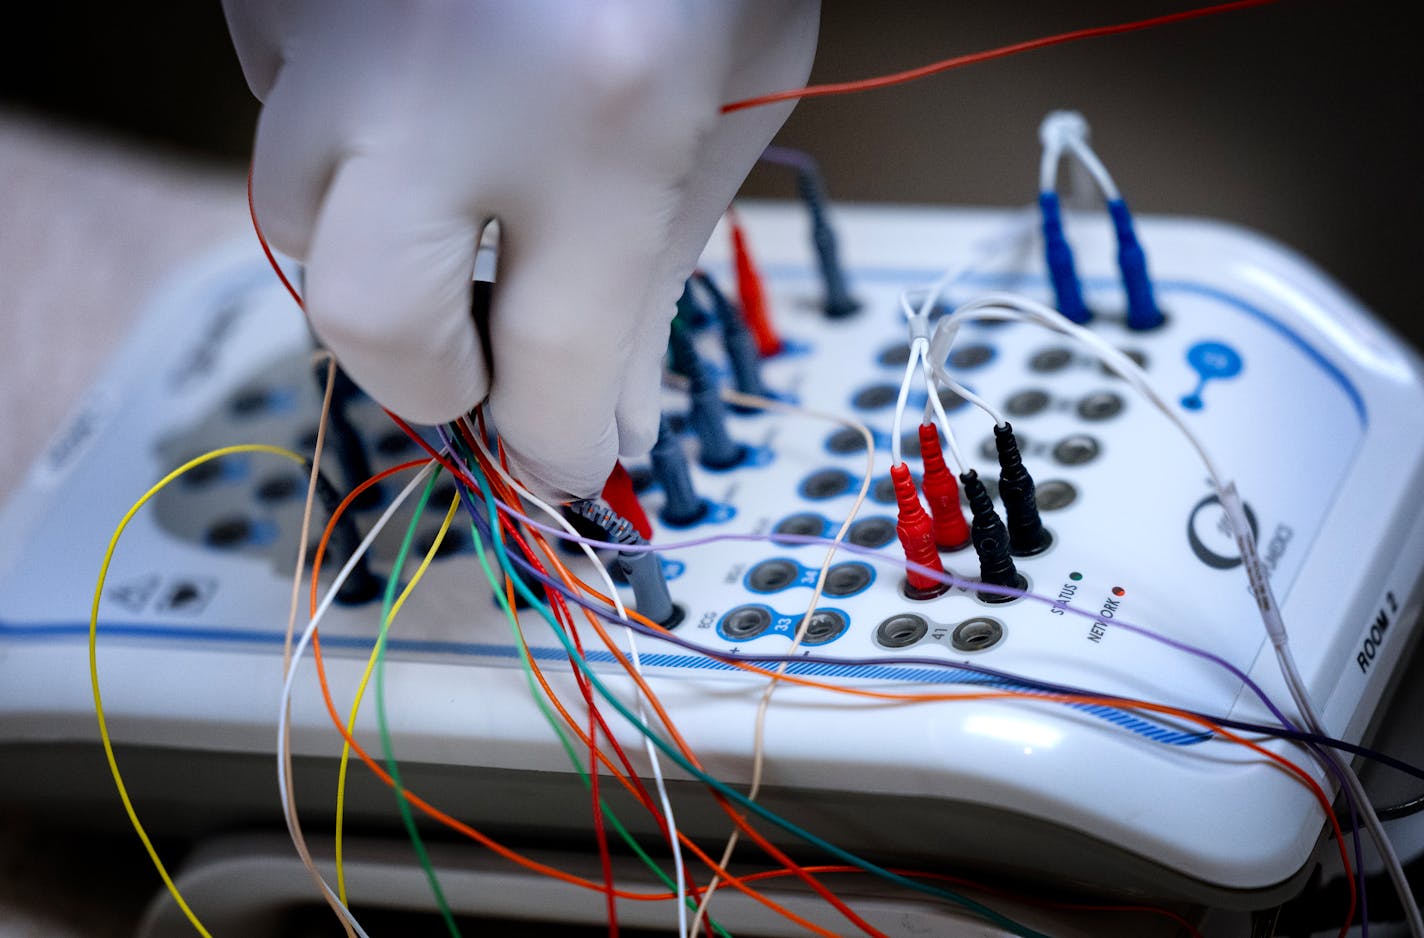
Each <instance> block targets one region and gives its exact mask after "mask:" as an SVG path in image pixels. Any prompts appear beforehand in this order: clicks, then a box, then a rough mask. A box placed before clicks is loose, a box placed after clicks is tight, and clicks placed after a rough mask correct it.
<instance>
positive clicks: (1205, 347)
mask: <svg viewBox="0 0 1424 938" xmlns="http://www.w3.org/2000/svg"><path fill="white" fill-rule="evenodd" d="M1187 364H1188V365H1191V366H1192V368H1194V369H1195V370H1196V372H1197V374H1199V375H1200V376H1201V380H1199V381H1198V382H1197V386H1196V387H1195V388H1193V389H1192V392H1191V393H1190V394H1184V395H1182V406H1183V407H1185V408H1186V409H1187V410H1201V409H1202V406H1203V404H1202V389H1203V388H1205V387H1206V383H1207V382H1208V381H1210V380H1212V379H1213V378H1223V379H1224V378H1234V377H1236V376H1237V375H1239V374H1241V364H1242V363H1241V354H1240V353H1239V352H1237V351H1236V349H1234V348H1232V347H1231V346H1229V345H1225V344H1223V343H1221V342H1198V343H1197V344H1196V345H1193V346H1192V347H1191V348H1189V349H1187Z"/></svg>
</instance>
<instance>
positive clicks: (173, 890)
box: [89, 443, 306, 938]
mask: <svg viewBox="0 0 1424 938" xmlns="http://www.w3.org/2000/svg"><path fill="white" fill-rule="evenodd" d="M234 453H272V454H273V455H276V456H285V457H286V458H287V459H291V460H294V461H295V462H296V463H297V464H298V465H306V460H305V459H304V458H303V457H302V456H301V455H300V454H298V453H294V452H292V451H291V450H289V449H282V448H281V447H280V446H267V445H266V444H263V443H244V444H241V445H239V446H224V447H222V448H221V449H215V450H213V451H212V452H209V453H204V454H203V455H201V456H198V457H196V458H195V459H190V460H188V461H187V462H185V463H184V464H183V465H181V466H179V467H178V468H177V469H174V470H173V471H172V472H170V473H168V475H166V476H164V477H163V478H162V479H160V480H159V481H158V484H157V485H155V486H154V487H153V488H151V489H149V490H148V491H147V492H144V493H143V497H142V498H140V499H139V500H138V501H136V502H134V504H133V507H132V508H130V509H129V510H128V512H127V513H126V514H125V515H124V517H123V519H122V520H121V521H119V526H118V527H117V528H115V529H114V535H113V537H111V538H109V546H108V549H107V550H105V551H104V562H103V563H102V564H100V566H99V582H98V583H96V584H95V585H94V604H93V606H91V607H90V609H89V682H90V684H91V685H93V688H94V715H95V716H96V717H98V719H99V738H100V740H102V741H103V743H104V757H105V758H106V759H108V761H109V771H110V772H111V773H112V774H113V776H114V785H115V787H117V788H118V790H119V798H120V799H122V800H123V803H124V812H125V813H127V814H128V816H129V821H130V823H132V824H133V828H134V830H135V831H136V832H137V833H138V839H139V840H141V841H143V848H144V849H145V850H147V851H148V858H149V859H150V860H152V861H153V865H154V867H155V868H156V869H157V870H158V875H159V876H161V877H163V885H165V886H167V887H168V894H169V895H171V896H172V897H173V901H174V902H177V903H178V908H180V909H182V910H183V914H184V915H186V916H187V917H188V921H189V922H191V923H192V924H193V927H194V928H196V929H197V930H198V934H200V935H203V936H204V938H212V934H211V933H210V932H209V931H208V930H207V929H206V928H204V927H203V923H202V922H200V921H198V917H197V916H196V915H194V914H193V910H192V909H190V908H188V903H187V902H186V901H185V900H184V899H183V895H182V893H180V892H179V891H178V887H177V886H176V885H175V884H174V882H173V878H172V877H171V876H169V875H168V870H167V868H166V867H164V865H163V861H162V860H160V859H158V851H157V850H155V849H154V847H153V842H152V841H151V840H149V839H148V832H147V831H145V830H144V829H143V824H141V823H140V822H139V819H138V813H137V812H136V811H135V810H134V806H133V802H132V801H131V800H129V792H128V789H127V788H125V787H124V779H123V776H122V775H121V774H120V773H119V763H118V760H117V759H115V758H114V744H113V742H112V741H111V740H110V739H109V724H108V722H107V721H106V720H105V719H104V699H103V697H102V696H101V695H100V694H99V657H98V643H99V601H100V600H101V599H102V598H103V596H104V578H105V577H107V576H108V575H109V564H110V563H111V562H112V561H113V559H114V548H116V547H118V546H119V538H121V537H123V534H124V529H125V528H127V527H128V526H129V522H130V521H132V520H133V516H134V515H136V514H138V510H139V509H140V508H142V507H143V506H144V505H146V504H148V502H149V500H150V499H151V498H153V496H155V495H157V494H158V493H159V492H161V491H163V490H164V489H165V488H167V487H168V486H169V485H170V484H171V483H172V482H173V480H174V479H177V478H178V477H179V476H181V475H182V474H183V473H185V472H187V471H188V470H189V469H192V468H193V467H194V466H201V465H202V464H203V463H205V462H208V461H210V460H213V459H219V458H221V457H223V456H230V455H232V454H234Z"/></svg>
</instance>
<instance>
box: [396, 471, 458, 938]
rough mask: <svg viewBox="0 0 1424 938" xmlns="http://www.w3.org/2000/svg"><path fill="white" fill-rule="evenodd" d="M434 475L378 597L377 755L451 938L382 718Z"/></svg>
mask: <svg viewBox="0 0 1424 938" xmlns="http://www.w3.org/2000/svg"><path fill="white" fill-rule="evenodd" d="M438 478H440V470H439V469H438V468H437V469H436V470H435V471H434V472H432V473H431V474H430V479H429V480H428V481H427V482H426V483H425V490H424V491H423V492H421V493H420V501H418V502H417V503H416V505H415V512H414V513H413V514H412V515H411V517H410V526H409V527H407V528H406V531H405V538H404V539H403V540H402V541H401V546H400V550H399V551H398V552H397V553H396V559H395V563H394V564H393V565H392V567H391V575H390V578H389V579H388V580H387V582H386V594H385V596H384V598H382V600H381V631H380V634H378V635H377V636H376V722H377V725H378V726H379V727H380V729H381V755H382V758H383V759H384V760H385V763H386V771H387V772H389V773H390V775H391V782H392V785H393V787H394V789H395V794H396V804H397V805H398V806H399V807H400V816H401V823H402V824H403V825H405V832H406V835H407V836H409V837H410V845H411V847H412V848H413V849H414V850H415V856H416V859H417V860H419V861H420V868H421V869H422V870H424V871H425V879H426V881H427V882H428V883H429V884H430V892H431V893H432V894H433V895H434V896H435V904H436V905H437V906H438V907H439V908H440V917H441V918H443V919H444V920H445V927H446V928H447V929H449V931H450V934H451V935H452V936H453V938H460V928H459V926H458V925H456V924H455V913H454V912H452V911H451V909H450V904H449V903H448V902H446V901H445V890H443V889H441V888H440V878H439V877H438V876H436V875H435V867H434V866H432V865H431V863H430V854H429V853H428V852H427V851H426V849H425V841H424V840H422V839H421V837H420V830H419V829H418V828H417V827H416V825H415V818H414V817H412V816H411V811H410V805H409V804H408V803H407V802H406V800H405V786H404V785H403V784H402V783H401V777H400V766H399V765H397V763H396V756H395V749H394V747H393V746H392V745H391V730H390V725H389V723H388V722H387V720H386V668H385V662H386V635H387V633H388V632H389V631H390V628H391V610H392V608H393V607H394V606H395V601H396V593H397V592H398V589H399V586H400V572H401V570H402V569H403V568H404V567H405V561H406V557H407V556H409V554H410V547H411V544H413V543H414V542H415V532H416V531H417V530H419V528H420V516H421V515H423V514H425V506H426V504H427V503H428V502H429V501H430V493H431V492H433V491H434V490H435V480H436V479H438Z"/></svg>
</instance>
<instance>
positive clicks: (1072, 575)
mask: <svg viewBox="0 0 1424 938" xmlns="http://www.w3.org/2000/svg"><path fill="white" fill-rule="evenodd" d="M1082 578H1083V574H1081V573H1079V572H1078V571H1076V570H1075V571H1073V572H1072V573H1070V574H1068V579H1070V580H1081V579H1082Z"/></svg>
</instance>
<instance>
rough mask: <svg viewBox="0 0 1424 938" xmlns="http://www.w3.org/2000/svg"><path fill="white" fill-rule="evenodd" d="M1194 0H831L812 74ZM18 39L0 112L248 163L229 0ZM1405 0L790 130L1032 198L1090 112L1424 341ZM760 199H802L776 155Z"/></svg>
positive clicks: (1170, 31) (174, 3) (879, 168)
mask: <svg viewBox="0 0 1424 938" xmlns="http://www.w3.org/2000/svg"><path fill="white" fill-rule="evenodd" d="M1191 5H1192V4H1190V3H1189V2H1180V0H1179V2H1174V3H1164V2H1158V0H1130V2H1129V0H1113V2H1104V0H1095V2H1091V3H1075V4H1066V3H1055V2H1049V0H1005V2H995V3H984V2H980V3H946V2H942V0H894V2H887V3H874V4H871V3H861V2H850V0H824V8H823V15H822V30H821V43H820V52H819V55H818V57H817V64H816V69H815V72H814V74H813V76H812V77H813V80H814V81H828V80H843V79H850V78H860V77H865V76H870V75H876V74H881V73H884V72H890V71H896V70H899V69H903V68H908V67H911V66H916V65H921V64H924V63H927V62H930V61H933V60H936V59H940V58H945V57H948V56H950V55H955V54H959V53H964V52H971V51H976V50H980V49H986V48H990V47H993V46H998V45H1002V44H1005V43H1009V42H1015V41H1018V40H1022V39H1027V38H1031V37H1035V36H1040V35H1046V34H1049V33H1054V32H1059V31H1063V30H1069V29H1076V28H1080V27H1084V26H1094V25H1101V24H1107V23H1112V22H1117V21H1122V20H1129V19H1139V18H1144V17H1148V16H1152V15H1156V14H1160V13H1167V12H1172V11H1176V10H1181V9H1186V8H1188V7H1189V6H1191ZM27 13H28V17H27V19H28V25H27V26H26V27H24V28H17V27H15V26H13V25H12V27H11V28H8V29H6V30H4V34H5V35H4V37H3V38H0V49H3V50H4V54H3V55H0V107H4V108H8V109H12V110H16V109H18V110H20V111H22V112H30V113H35V114H41V115H46V116H50V117H53V118H55V119H57V120H62V121H66V122H71V123H77V124H82V125H87V126H89V127H92V128H97V129H100V130H102V131H104V132H105V133H109V134H113V135H116V136H119V137H122V138H125V139H129V140H133V141H137V142H140V143H142V144H144V145H147V146H151V147H154V148H161V149H166V150H170V151H174V152H176V153H179V154H181V155H183V156H184V157H186V158H189V159H192V160H195V161H202V162H206V163H216V164H225V165H227V166H230V167H231V168H232V169H233V170H234V171H239V170H240V169H241V168H242V167H243V165H244V164H245V160H246V157H247V153H248V148H249V146H250V143H251V139H252V130H253V126H254V122H255V119H256V114H257V105H256V102H255V101H254V100H253V99H252V98H251V95H250V94H249V92H248V90H247V87H246V85H245V83H244V82H243V80H242V75H241V71H240V69H239V68H238V65H237V61H236V58H235V56H234V55H233V52H232V49H231V47H230V45H229V42H228V38H227V33H226V29H225V27H224V24H223V19H222V11H221V8H220V5H219V4H218V2H217V0H207V2H197V3H195V2H191V0H187V2H178V0H166V2H162V0H161V2H153V3H144V4H105V3H97V2H92V0H91V2H68V3H65V2H61V3H50V4H32V5H30V6H29V7H28V9H27ZM1405 19H1406V13H1405V7H1403V6H1396V5H1392V4H1356V3H1341V2H1328V0H1283V2H1279V3H1276V4H1272V5H1268V6H1265V7H1261V8H1255V9H1248V10H1244V11H1240V12H1234V13H1229V14H1226V15H1223V16H1220V17H1212V18H1208V19H1204V20H1200V21H1195V22H1188V23H1183V24H1177V25H1172V26H1168V27H1164V28H1161V29H1157V30H1153V31H1148V32H1143V33H1137V34H1131V35H1124V36H1116V37H1109V38H1103V39H1095V40H1091V41H1088V42H1085V43H1080V44H1074V45H1068V46H1062V47H1058V48H1052V49H1046V50H1040V51H1036V52H1031V53H1028V54H1025V55H1020V56H1016V57H1014V58H1011V59H1008V60H1003V61H998V62H992V63H987V64H983V65H976V66H973V67H970V68H968V69H965V70H963V71H958V72H952V73H949V74H946V75H941V76H938V77H935V78H931V79H928V80H925V81H921V82H918V83H915V84H912V85H908V86H904V87H900V88H895V89H890V90H884V91H877V92H870V93H866V94H860V95H854V96H850V97H841V98H829V99H822V100H815V101H809V102H806V103H804V104H802V105H801V106H800V107H799V108H798V109H797V111H796V113H795V114H794V115H793V116H792V118H791V120H790V122H789V123H788V124H787V126H786V128H785V130H784V131H783V132H782V134H781V137H780V142H782V143H785V144H786V145H789V146H795V147H800V148H803V149H806V150H809V151H811V152H812V153H813V154H814V155H815V156H816V157H817V158H818V159H819V160H820V161H821V163H822V166H823V168H824V171H825V173H826V177H827V183H828V186H829V188H830V191H831V194H832V196H833V197H835V198H839V199H842V200H855V201H882V202H910V203H940V204H960V205H1017V204H1022V203H1025V202H1027V201H1029V200H1030V199H1032V198H1033V196H1034V187H1035V185H1036V179H1037V160H1038V142H1037V136H1036V131H1037V126H1038V122H1039V120H1040V119H1041V118H1042V116H1043V115H1044V114H1045V113H1046V112H1047V111H1049V110H1051V109H1054V108H1061V107H1069V108H1074V109H1077V110H1080V111H1082V112H1083V113H1084V114H1085V115H1086V116H1087V118H1088V120H1089V122H1090V123H1091V125H1092V128H1093V141H1094V144H1095V146H1096V147H1097V149H1098V151H1099V153H1100V154H1101V155H1102V157H1103V158H1104V160H1105V161H1106V162H1107V163H1108V166H1109V168H1110V169H1111V170H1112V171H1113V173H1114V175H1115V176H1116V178H1117V180H1118V183H1119V185H1120V187H1121V188H1122V190H1123V193H1124V195H1125V196H1126V197H1127V199H1128V201H1129V204H1131V205H1132V206H1133V207H1134V209H1135V210H1136V211H1137V212H1139V213H1147V212H1151V213H1174V214H1185V215H1200V216H1209V217H1214V218H1220V219H1225V220H1229V221H1233V222H1237V223H1239V224H1242V225H1246V226H1248V227H1251V228H1254V229H1256V230H1258V231H1261V232H1263V233H1265V234H1268V235H1270V236H1272V237H1274V238H1276V239H1278V240H1280V241H1283V242H1284V243H1286V244H1288V245H1290V246H1292V247H1294V248H1296V249H1297V250H1299V251H1301V252H1302V253H1304V254H1305V255H1307V256H1308V257H1310V258H1312V259H1313V260H1314V261H1315V262H1316V263H1317V264H1318V265H1320V266H1321V267H1322V268H1324V269H1325V270H1326V271H1327V272H1328V273H1330V274H1332V275H1333V276H1335V277H1336V278H1337V279H1339V280H1340V281H1342V282H1343V283H1344V284H1345V285H1346V286H1347V287H1348V288H1349V289H1351V290H1352V291H1353V292H1355V293H1356V294H1357V295H1358V296H1360V297H1362V298H1363V299H1364V300H1365V301H1366V303H1367V304H1368V305H1370V306H1371V307H1373V308H1374V309H1376V310H1377V311H1378V312H1380V313H1381V314H1382V315H1384V316H1385V317H1386V318H1388V319H1390V320H1391V321H1392V322H1394V323H1395V324H1396V325H1397V327H1399V328H1401V329H1402V330H1404V331H1405V332H1407V333H1408V334H1409V335H1410V336H1411V338H1412V339H1413V340H1414V342H1415V344H1416V346H1417V345H1419V344H1421V342H1424V327H1421V325H1420V324H1419V322H1418V317H1415V316H1414V315H1413V303H1414V295H1415V291H1416V287H1415V285H1414V283H1413V281H1412V278H1411V277H1410V276H1409V275H1408V273H1407V272H1408V271H1410V270H1412V269H1414V267H1415V266H1416V265H1417V264H1418V262H1419V261H1420V259H1421V257H1420V251H1419V248H1420V242H1421V239H1420V236H1419V234H1418V231H1419V228H1418V226H1419V222H1420V219H1421V218H1424V187H1420V186H1419V185H1417V184H1416V182H1415V180H1416V175H1417V173H1418V172H1419V167H1420V166H1421V156H1424V153H1422V152H1421V146H1420V135H1419V132H1418V128H1419V119H1420V112H1421V109H1420V105H1421V90H1424V78H1421V75H1420V70H1419V67H1418V60H1419V53H1418V40H1417V38H1416V36H1417V33H1416V32H1415V31H1414V30H1413V29H1412V28H1409V27H1407V25H1406V22H1405ZM745 191H746V193H747V194H748V195H757V196H778V195H786V196H789V195H791V194H792V192H791V185H790V180H789V179H788V178H787V177H786V176H785V175H784V174H783V173H782V172H780V171H777V170H775V169H759V170H757V171H756V172H755V173H754V174H753V175H752V177H751V179H750V180H749V181H748V185H747V188H746V190H745Z"/></svg>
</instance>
